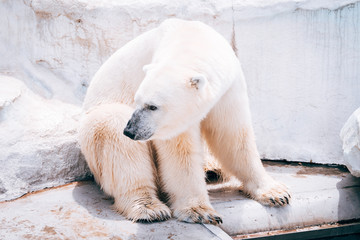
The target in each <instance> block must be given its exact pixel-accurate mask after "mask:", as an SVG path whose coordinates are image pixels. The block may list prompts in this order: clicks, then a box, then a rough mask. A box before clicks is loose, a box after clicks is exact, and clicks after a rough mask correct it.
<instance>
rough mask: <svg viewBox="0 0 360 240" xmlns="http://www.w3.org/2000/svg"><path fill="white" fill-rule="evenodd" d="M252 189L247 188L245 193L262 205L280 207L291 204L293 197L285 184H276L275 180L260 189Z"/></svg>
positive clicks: (264, 184) (267, 182) (269, 181)
mask: <svg viewBox="0 0 360 240" xmlns="http://www.w3.org/2000/svg"><path fill="white" fill-rule="evenodd" d="M251 188H252V187H247V190H245V192H247V193H248V194H249V195H250V197H251V198H253V199H255V200H257V201H258V202H260V203H261V204H264V205H268V206H272V207H278V206H285V205H287V204H289V203H290V200H291V195H290V191H289V189H288V188H287V187H286V186H285V185H284V184H282V183H279V182H276V181H275V180H272V179H271V180H268V181H266V182H265V183H263V184H262V186H261V187H259V188H255V189H251Z"/></svg>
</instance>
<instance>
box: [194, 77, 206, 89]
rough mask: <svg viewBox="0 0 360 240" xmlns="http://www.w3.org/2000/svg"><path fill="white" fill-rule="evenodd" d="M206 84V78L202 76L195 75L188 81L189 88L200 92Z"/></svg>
mask: <svg viewBox="0 0 360 240" xmlns="http://www.w3.org/2000/svg"><path fill="white" fill-rule="evenodd" d="M206 83H207V78H206V77H205V76H204V75H201V74H199V75H196V76H194V77H192V78H191V79H190V84H191V87H193V88H196V89H197V90H202V89H203V88H204V87H205V85H206Z"/></svg>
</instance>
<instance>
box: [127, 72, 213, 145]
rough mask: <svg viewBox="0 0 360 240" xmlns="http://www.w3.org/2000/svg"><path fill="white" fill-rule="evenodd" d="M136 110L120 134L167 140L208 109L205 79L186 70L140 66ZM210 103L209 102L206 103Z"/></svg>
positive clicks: (209, 94) (208, 90) (202, 75)
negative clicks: (142, 72)
mask: <svg viewBox="0 0 360 240" xmlns="http://www.w3.org/2000/svg"><path fill="white" fill-rule="evenodd" d="M144 71H145V72H146V76H145V78H144V80H143V81H142V83H141V84H140V86H139V88H138V90H137V92H136V94H135V99H134V100H135V104H136V109H135V111H134V113H133V114H132V116H131V119H130V120H129V122H128V124H127V126H126V128H125V129H124V134H125V135H126V136H128V137H130V138H131V139H133V140H143V141H145V140H151V139H170V138H173V137H175V136H177V135H179V134H180V133H182V132H184V131H186V130H187V129H189V128H190V127H191V126H192V125H194V124H197V123H199V122H200V121H201V119H203V118H204V117H205V116H206V114H207V112H208V111H209V110H210V107H211V95H212V94H211V91H210V88H209V87H208V85H209V83H208V79H207V77H206V76H205V75H204V74H201V73H199V72H197V71H195V70H192V69H189V68H188V67H179V66H176V67H174V66H166V67H164V66H158V65H156V66H154V65H147V66H145V67H144ZM209 100H210V101H209Z"/></svg>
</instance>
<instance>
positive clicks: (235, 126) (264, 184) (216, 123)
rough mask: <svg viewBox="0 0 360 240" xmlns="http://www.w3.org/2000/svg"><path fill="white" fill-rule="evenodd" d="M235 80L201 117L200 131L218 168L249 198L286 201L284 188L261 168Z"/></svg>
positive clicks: (245, 103) (245, 102)
mask: <svg viewBox="0 0 360 240" xmlns="http://www.w3.org/2000/svg"><path fill="white" fill-rule="evenodd" d="M239 84H240V82H235V83H234V86H232V87H231V88H230V89H229V90H228V92H227V93H226V94H225V95H224V96H223V97H222V99H221V100H220V101H219V102H218V103H217V105H216V106H215V107H214V108H213V109H212V110H211V111H210V113H209V114H208V115H207V117H206V119H204V120H203V122H202V125H201V131H202V134H203V136H204V137H205V139H206V142H207V143H208V146H209V148H210V150H211V152H212V153H213V154H214V155H215V157H216V158H217V159H218V160H219V162H220V164H221V165H222V168H223V169H224V170H225V171H226V172H229V173H231V174H232V175H234V176H236V177H237V178H238V179H239V180H240V181H242V183H243V187H244V191H245V192H246V193H247V194H249V195H250V196H251V197H252V198H253V199H255V200H257V201H259V202H260V203H262V204H265V205H270V206H282V205H286V204H289V200H290V194H289V191H288V189H287V187H286V186H285V185H283V184H281V183H279V182H277V181H275V180H274V179H273V178H272V177H271V176H269V175H268V173H267V172H266V171H265V169H264V167H263V165H262V162H261V160H260V157H259V154H258V150H257V147H256V143H255V136H254V131H253V127H252V123H251V116H250V109H249V104H248V96H247V93H246V89H245V87H244V86H243V87H240V86H239Z"/></svg>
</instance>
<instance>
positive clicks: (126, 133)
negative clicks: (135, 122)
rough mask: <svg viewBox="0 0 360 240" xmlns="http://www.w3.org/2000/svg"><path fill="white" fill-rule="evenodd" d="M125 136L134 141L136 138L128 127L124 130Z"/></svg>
mask: <svg viewBox="0 0 360 240" xmlns="http://www.w3.org/2000/svg"><path fill="white" fill-rule="evenodd" d="M124 135H125V136H127V137H129V138H131V139H132V140H134V138H135V133H133V132H132V131H131V130H130V129H128V127H126V128H125V129H124Z"/></svg>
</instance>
